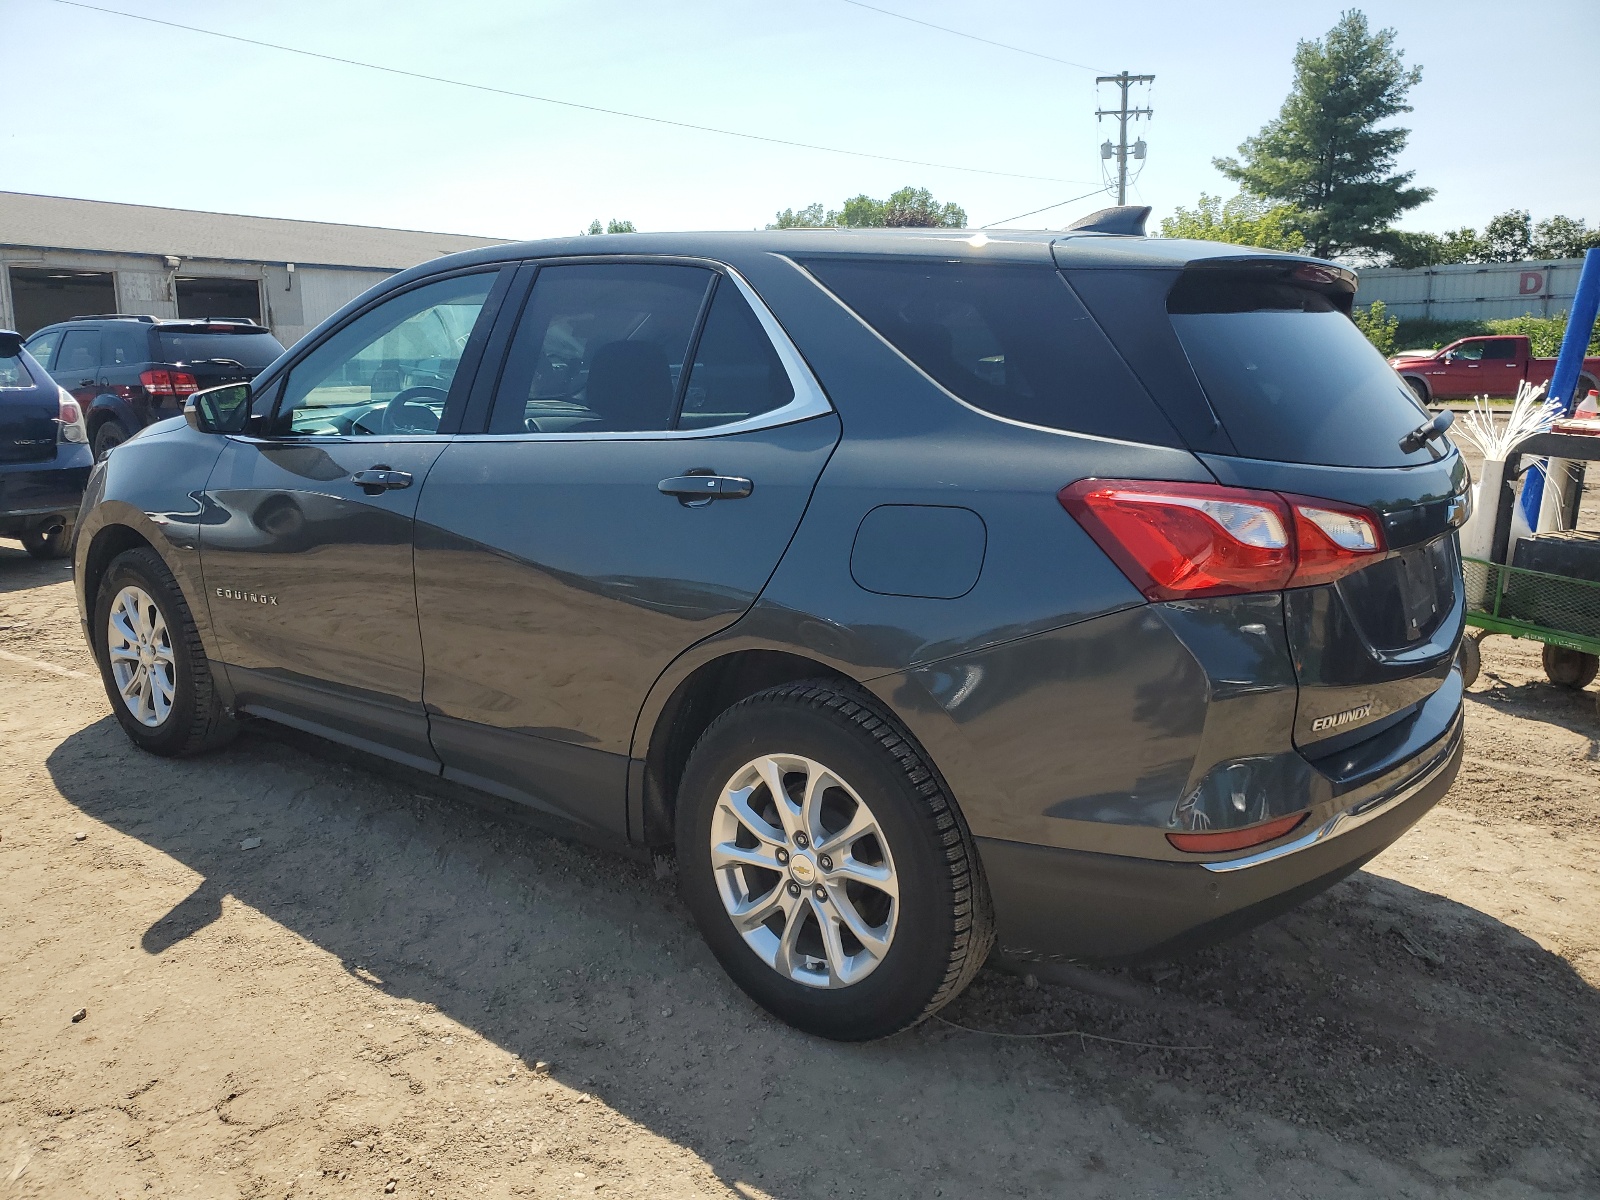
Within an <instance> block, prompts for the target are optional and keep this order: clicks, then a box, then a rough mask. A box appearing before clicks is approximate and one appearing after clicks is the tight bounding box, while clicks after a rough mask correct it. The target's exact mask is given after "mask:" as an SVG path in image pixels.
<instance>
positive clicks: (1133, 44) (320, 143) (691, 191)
mask: <svg viewBox="0 0 1600 1200" xmlns="http://www.w3.org/2000/svg"><path fill="white" fill-rule="evenodd" d="M93 2H95V3H98V4H102V5H103V6H105V7H111V8H120V9H123V10H124V11H127V12H134V13H143V14H146V15H149V16H158V17H162V18H165V19H167V20H171V21H177V22H181V23H186V24H194V25H199V26H204V27H208V28H212V29H217V30H223V31H226V32H229V33H234V34H238V35H241V36H244V37H250V38H259V39H266V40H270V41H276V42H281V43H286V44H290V45H294V46H299V47H303V48H305V49H308V50H316V51H318V52H321V53H325V54H330V55H337V56H345V57H350V58H356V59H364V60H368V61H373V62H380V63H383V64H386V65H389V66H393V67H397V68H401V69H405V70H412V71H419V72H424V73H428V74H437V75H444V76H450V77H453V78H458V79H463V80H469V81H472V82H476V83H483V84H488V85H491V86H496V87H503V88H508V89H512V90H516V91H527V92H534V93H538V94H541V95H545V96H551V97H556V98H560V99H564V100H570V101H574V102H578V103H584V104H593V105H600V106H604V107H608V108H614V109H624V110H630V111H634V112H642V113H650V114H653V115H658V116H662V117H666V118H670V119H675V120H680V121H685V122H690V123H696V124H706V125H715V126H722V127H725V128H729V129H736V130H743V131H748V132H752V133H760V134H765V135H768V136H773V137H778V138H786V139H792V140H796V141H804V142H813V143H818V144H822V145H828V146H836V147H840V148H843V149H854V150H862V151H867V152H870V153H876V154H883V155H889V156H892V157H897V158H905V159H917V160H925V161H929V162H939V163H947V164H954V165H959V166H965V167H973V168H984V169H988V170H992V171H997V172H1010V173H1014V174H1017V175H1025V176H1045V177H1049V178H1048V179H1019V178H1007V177H1004V176H1001V175H985V174H979V173H972V172H965V171H959V170H952V169H946V168H943V167H923V166H907V165H900V164H895V163H887V162H880V161H874V160H872V159H868V158H858V157H850V156H846V155H839V154H829V153H823V152H820V151H814V150H802V149H794V148H788V147H782V146H775V145H765V144H761V143H757V142H750V141H744V140H740V139H735V138H729V137H722V136H718V135H715V134H710V133H698V132H693V131H689V130H683V129H674V128H669V127H664V126H660V125H652V124H647V123H644V122H639V121H632V120H626V119H622V118H618V117H610V116H604V115H601V114H597V113H590V112H583V111H579V110H575V109H571V108H562V107H557V106H554V105H550V104H541V103H535V102H531V101H524V100H516V99H510V98H506V97H501V96H494V95H488V94H484V93H480V92H473V91H468V90H465V89H462V88H456V87H448V86H444V85H440V84H435V83H429V82H424V81H420V80H413V79H402V78H397V77H394V76H390V75H383V74H379V73H376V72H372V71H367V70H362V69H358V68H355V67H349V66H341V65H337V64H333V63H328V62H321V61H317V60H314V59H310V58H305V57H302V56H298V55H291V54H285V53H282V52H280V51H276V50H268V49H263V48H257V47H250V46H244V45H240V44H238V43H234V42H227V41H220V40H217V39H215V38H209V37H205V36H201V35H198V34H192V33H186V32H181V31H178V30H173V29H166V28H161V27H158V26H154V25H149V24H146V23H143V22H138V21H130V20H127V19H125V18H121V17H115V16H109V15H103V14H101V13H96V12H90V11H85V10H84V9H81V8H71V7H66V6H63V5H60V4H57V3H54V2H53V0H4V3H3V5H0V9H3V12H4V17H3V19H4V25H5V29H6V42H7V45H8V48H9V49H8V53H7V55H6V86H5V89H4V95H5V100H4V110H3V111H0V115H3V117H4V119H3V120H0V143H3V144H4V146H5V149H6V153H5V154H4V155H3V156H0V162H3V163H4V166H3V167H0V188H3V189H7V190H13V191H28V192H44V193H51V194H58V195H69V196H84V197H89V198H92V199H101V200H119V201H127V202H132V203H141V204H161V205H170V206H174V207H184V208H201V209H213V210H219V211H225V212H243V213H258V214H262V215H267V216H281V217H300V218H308V219H315V220H328V221H347V222H354V223H358V224H371V225H395V226H402V227H407V228H414V229H434V230H444V231H451V232H459V233H476V234H484V235H490V236H505V237H540V236H546V235H555V234H567V233H573V232H576V231H577V230H578V229H579V228H581V227H582V226H584V225H586V224H587V223H588V221H589V219H590V218H591V217H599V218H601V219H602V220H604V219H606V218H609V217H626V218H629V219H631V220H633V221H634V222H635V223H636V224H637V225H638V226H639V228H641V229H748V228H752V227H758V226H760V225H762V224H764V223H766V222H767V221H769V220H771V219H772V216H773V214H774V212H776V211H777V210H778V209H781V208H785V207H788V206H791V205H793V206H797V207H798V206H801V205H804V204H807V203H810V202H811V201H813V200H822V201H824V202H827V203H830V204H834V205H837V204H838V203H839V202H840V201H842V200H843V199H844V198H845V197H846V196H850V195H854V194H856V193H858V192H866V193H868V194H870V195H874V196H879V197H882V196H884V195H887V194H888V193H889V192H890V191H892V190H894V189H895V188H897V187H900V186H902V185H905V184H914V185H919V186H926V187H928V188H930V189H931V190H932V191H933V192H934V194H935V195H936V196H937V197H938V198H939V199H941V200H955V201H957V202H958V203H960V204H961V205H963V206H964V207H965V208H966V210H967V212H968V214H969V217H970V220H971V221H972V223H973V224H984V223H987V222H991V221H996V220H999V219H1001V218H1004V217H1009V216H1011V215H1013V214H1016V213H1021V212H1024V211H1026V210H1029V209H1034V208H1039V207H1042V206H1044V205H1047V204H1051V203H1053V202H1055V201H1059V200H1064V199H1066V198H1068V197H1070V196H1077V195H1078V194H1079V193H1082V192H1087V191H1089V190H1090V189H1092V188H1095V187H1097V186H1099V185H1100V184H1101V183H1102V174H1101V161H1100V158H1099V153H1098V149H1097V147H1098V146H1099V143H1100V142H1101V141H1102V140H1103V139H1104V138H1105V137H1107V136H1108V135H1114V129H1113V127H1112V125H1111V123H1109V122H1108V123H1106V124H1103V125H1097V123H1096V121H1095V119H1094V116H1093V110H1094V109H1095V107H1096V89H1095V85H1094V73H1095V72H1092V71H1088V70H1082V69H1076V68H1073V67H1068V66H1064V65H1061V64H1058V63H1055V62H1050V61H1045V60H1043V59H1040V58H1035V57H1030V56H1028V55H1024V54H1018V53H1014V52H1011V51H1007V50H1003V49H999V48H995V47H991V46H987V45H982V44H980V43H977V42H974V41H970V40H967V39H964V38H959V37H953V36H951V35H949V34H946V33H941V32H938V31H936V30H933V29H928V28H924V27H921V26H918V25H914V24H911V23H908V22H906V21H901V20H895V19H893V18H892V17H888V16H884V15H881V14H879V13H877V12H872V11H868V10H866V9H863V8H860V7H857V6H853V5H850V4H847V3H844V2H842V0H811V3H809V4H806V5H803V6H797V5H793V4H775V3H771V2H769V0H678V2H676V3H672V4H662V3H659V2H649V0H606V3H604V4H597V3H580V2H578V0H449V2H448V3H439V2H437V0H436V2H434V3H431V4H415V3H411V2H409V0H320V2H317V3H311V2H308V0H267V2H265V3H263V2H262V0H249V2H243V0H171V2H168V3H155V2H153V0H93ZM872 2H873V3H874V4H877V5H879V6H880V7H883V8H888V9H893V10H895V11H898V12H902V13H906V14H908V15H914V16H917V17H919V18H922V19H923V20H927V21H932V22H936V23H939V24H944V25H949V26H951V27H953V28H957V29H961V30H967V31H970V32H972V33H974V34H977V35H979V36H982V37H986V38H990V39H993V40H996V41H1002V42H1011V43H1014V44H1016V45H1018V46H1025V47H1028V48H1030V49H1034V50H1037V51H1039V52H1041V53H1043V54H1048V55H1052V56H1055V57H1058V58H1062V59H1067V60H1071V61H1074V62H1079V63H1085V64H1088V65H1089V66H1091V67H1094V68H1097V69H1098V70H1099V71H1100V72H1101V73H1105V74H1110V73H1113V72H1115V71H1118V70H1122V69H1127V70H1130V71H1133V72H1136V73H1146V74H1154V75H1155V76H1156V81H1155V83H1154V85H1153V86H1152V87H1150V88H1148V89H1144V90H1143V91H1142V93H1141V98H1142V99H1143V100H1144V101H1145V102H1146V103H1148V104H1150V105H1152V106H1153V107H1154V109H1155V115H1154V120H1153V121H1151V122H1149V123H1148V125H1147V126H1144V127H1143V128H1141V129H1140V130H1139V132H1140V133H1141V134H1142V135H1143V136H1144V137H1145V138H1146V140H1147V141H1148V143H1149V146H1150V156H1149V159H1148V160H1147V162H1146V164H1145V168H1144V171H1143V174H1142V175H1141V177H1140V178H1139V179H1138V182H1137V184H1136V187H1135V189H1134V190H1133V192H1132V194H1131V196H1130V200H1133V201H1139V202H1143V203H1148V204H1151V205H1154V206H1155V209H1156V214H1157V216H1158V217H1159V216H1160V215H1161V214H1163V213H1166V212H1170V211H1171V210H1172V208H1173V206H1175V205H1179V204H1184V205H1189V204H1192V203H1193V202H1194V200H1195V199H1196V197H1197V196H1198V195H1199V193H1200V192H1202V191H1210V192H1213V193H1223V194H1231V190H1232V189H1231V188H1230V187H1229V186H1228V184H1227V182H1226V181H1225V180H1224V179H1222V177H1221V176H1220V175H1218V174H1217V172H1216V171H1215V170H1213V169H1212V167H1211V165H1210V163H1211V159H1212V158H1213V157H1214V156H1216V155H1221V154H1231V153H1233V152H1234V150H1235V148H1236V147H1237V145H1238V143H1239V142H1240V141H1241V140H1243V138H1245V137H1246V136H1248V135H1249V134H1251V133H1254V132H1255V131H1256V130H1257V129H1258V128H1259V127H1260V126H1261V125H1262V123H1263V122H1265V121H1267V120H1269V119H1270V118H1271V117H1272V116H1273V115H1274V114H1275V113H1276V112H1277V109H1278V106H1279V104H1280V103H1281V102H1282V100H1283V97H1284V95H1285V93H1286V91H1287V89H1288V86H1289V82H1290V78H1291V73H1292V69H1291V62H1290V59H1291V55H1292V54H1293V52H1294V47H1295V42H1296V41H1297V39H1300V38H1307V37H1315V36H1319V35H1321V34H1322V33H1323V32H1325V31H1326V30H1327V29H1328V27H1329V26H1331V25H1332V24H1333V22H1334V21H1335V20H1337V19H1338V16H1339V12H1340V10H1341V9H1342V8H1343V7H1344V6H1345V4H1344V3H1320V2H1302V3H1277V4H1267V3H1251V2H1245V3H1239V2H1235V3H1230V4H1228V5H1225V6H1221V5H1203V4H1198V3H1194V2H1193V0H1190V2H1186V3H1169V2H1166V0H1156V2H1152V3H1146V4H1143V5H1107V4H1104V3H1094V4H1089V3H1083V4H1078V3H1053V4H1052V3H1039V2H1035V0H993V2H992V3H990V4H988V5H985V6H983V7H982V8H981V10H979V9H977V8H975V6H973V5H971V4H964V3H957V2H955V0H872ZM1364 11H1365V12H1366V13H1367V15H1368V17H1369V19H1370V20H1371V22H1372V23H1373V25H1374V26H1375V27H1378V26H1393V27H1394V28H1396V29H1397V30H1398V32H1399V42H1400V45H1401V46H1402V47H1403V48H1404V50H1405V51H1406V53H1407V57H1408V60H1409V61H1411V62H1417V63H1421V64H1422V66H1423V68H1424V71H1423V81H1422V84H1421V85H1420V86H1419V87H1418V88H1417V89H1416V90H1415V92H1414V93H1413V102H1414V104H1415V105H1416V111H1415V112H1413V113H1411V114H1410V115H1409V116H1408V117H1407V118H1405V122H1406V123H1408V124H1409V125H1410V126H1411V128H1412V130H1413V133H1412V137H1411V144H1410V147H1409V148H1408V150H1407V151H1406V154H1405V156H1404V160H1403V166H1404V167H1405V168H1406V169H1412V170H1415V171H1416V172H1417V182H1418V183H1421V184H1425V185H1428V186H1431V187H1434V188H1436V189H1438V196H1437V198H1436V199H1435V200H1434V201H1433V202H1432V203H1430V204H1428V205H1427V206H1425V207H1424V208H1422V209H1419V210H1417V211H1416V212H1415V213H1413V214H1412V215H1411V216H1409V217H1408V218H1407V219H1406V221H1405V222H1404V223H1403V224H1404V225H1405V226H1406V227H1409V228H1413V229H1444V228H1451V227H1455V226H1458V225H1462V224H1470V225H1475V226H1481V225H1482V224H1483V223H1484V222H1485V221H1486V220H1487V219H1488V218H1489V217H1491V216H1493V215H1494V214H1495V213H1498V212H1501V211H1503V210H1504V209H1507V208H1511V207H1521V208H1528V209H1531V210H1532V211H1533V214H1534V216H1535V218H1540V217H1545V216H1548V215H1550V214H1551V213H1554V212H1564V213H1566V214H1568V215H1570V216H1578V217H1584V218H1586V219H1587V220H1588V221H1589V222H1590V224H1591V225H1592V226H1593V225H1600V165H1597V164H1600V122H1597V121H1596V119H1595V118H1596V114H1600V72H1595V71H1589V72H1587V75H1586V76H1585V77H1581V78H1580V75H1579V71H1578V68H1577V64H1578V63H1579V62H1580V61H1582V60H1584V59H1586V58H1589V59H1592V57H1593V54H1594V51H1595V48H1596V46H1600V4H1595V3H1593V2H1592V0H1589V2H1565V0H1550V2H1546V3H1541V4H1538V5H1520V6H1511V5H1507V4H1505V3H1503V2H1499V3H1480V2H1478V0H1456V2H1452V3H1438V2H1436V3H1374V4H1370V5H1368V6H1366V8H1365V10H1364ZM30 46H31V47H38V48H39V52H38V53H37V54H32V53H23V52H21V48H22V47H30ZM1114 96H1115V89H1114V88H1110V87H1106V88H1103V89H1101V94H1100V97H1099V99H1100V101H1101V102H1102V103H1104V104H1105V105H1106V106H1108V107H1109V106H1111V104H1112V103H1113V101H1114ZM1107 202H1108V201H1107V200H1106V199H1105V198H1104V197H1101V196H1095V197H1091V198H1089V199H1086V200H1081V201H1079V202H1077V203H1074V204H1071V205H1067V206H1065V207H1062V208H1057V209H1053V210H1051V211H1050V212H1047V213H1044V214H1041V215H1040V216H1038V217H1035V218H1032V219H1030V220H1028V221H1025V222H1018V224H1021V225H1028V226H1035V227H1037V226H1039V225H1051V226H1059V225H1061V224H1064V223H1065V222H1066V221H1068V220H1070V219H1071V218H1073V217H1075V216H1080V215H1082V214H1083V213H1086V212H1089V211H1091V210H1092V209H1094V208H1097V207H1100V206H1101V205H1102V204H1104V203H1107ZM0 236H3V231H0Z"/></svg>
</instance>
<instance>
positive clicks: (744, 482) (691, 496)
mask: <svg viewBox="0 0 1600 1200" xmlns="http://www.w3.org/2000/svg"><path fill="white" fill-rule="evenodd" d="M754 487H755V484H753V483H751V482H750V481H749V480H748V479H745V478H743V477H742V476H739V475H674V476H673V477H672V478H671V479H663V480H662V481H661V482H660V483H658V484H656V488H657V490H658V491H660V492H661V493H662V494H663V495H666V496H676V497H677V498H678V499H679V500H682V501H683V502H684V503H685V504H693V503H695V502H696V501H701V502H704V503H707V504H709V503H710V502H711V501H713V500H738V499H740V498H741V497H743V496H748V495H749V494H750V492H751V490H752V489H753V488H754Z"/></svg>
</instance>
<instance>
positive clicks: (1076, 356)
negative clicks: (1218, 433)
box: [803, 258, 1179, 446]
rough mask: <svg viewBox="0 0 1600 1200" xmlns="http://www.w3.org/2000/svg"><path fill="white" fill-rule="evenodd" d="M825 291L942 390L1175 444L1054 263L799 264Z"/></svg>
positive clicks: (1073, 424) (998, 412)
mask: <svg viewBox="0 0 1600 1200" xmlns="http://www.w3.org/2000/svg"><path fill="white" fill-rule="evenodd" d="M803 265H804V266H805V267H806V269H807V270H809V271H810V272H811V273H812V274H813V275H814V276H816V278H817V279H819V280H820V281H821V282H822V283H823V285H824V286H825V287H827V288H828V290H829V291H831V292H833V294H834V295H836V296H838V297H839V299H841V300H842V301H844V303H845V304H847V305H849V307H850V308H851V309H853V310H854V311H855V313H856V314H857V315H858V316H859V317H861V319H862V320H864V321H866V323H867V324H868V325H870V326H872V328H873V329H875V330H877V331H878V333H880V334H881V335H883V337H884V338H885V339H886V340H887V341H888V342H889V343H890V344H891V345H892V346H894V347H895V349H897V350H899V351H900V353H902V354H904V355H905V356H906V357H907V358H909V359H910V360H911V361H912V362H913V363H915V364H916V365H917V366H918V367H920V368H921V369H922V370H923V371H924V372H925V373H927V374H928V375H929V376H931V377H932V378H933V380H934V381H935V382H936V383H938V384H939V385H940V386H942V387H943V388H945V390H947V391H949V392H951V393H953V394H954V395H955V396H957V397H958V398H960V399H961V400H964V401H966V402H967V403H968V404H970V405H972V406H973V407H975V408H979V409H982V410H983V411H984V412H987V413H991V414H993V415H994V416H997V417H1005V418H1008V419H1010V420H1013V421H1021V422H1024V423H1026V424H1029V425H1039V426H1043V427H1045V428H1047V429H1059V430H1064V431H1067V432H1071V433H1086V434H1093V435H1096V436H1099V437H1110V438H1118V439H1121V440H1124V441H1131V442H1149V443H1159V444H1161V445H1168V446H1175V445H1178V444H1179V439H1178V436H1177V433H1176V432H1175V431H1174V430H1173V428H1172V425H1171V424H1170V422H1168V421H1167V419H1166V417H1165V415H1163V414H1162V412H1161V411H1160V409H1158V408H1157V407H1156V405H1155V402H1154V401H1152V400H1151V398H1150V396H1149V394H1148V393H1147V392H1146V391H1145V390H1144V388H1143V387H1142V385H1140V383H1139V382H1138V380H1136V379H1135V378H1134V376H1133V374H1132V372H1131V371H1129V370H1128V367H1127V364H1126V363H1124V362H1123V361H1122V358H1121V357H1120V356H1119V355H1118V354H1117V352H1116V350H1115V349H1114V348H1113V347H1112V346H1111V344H1110V343H1109V342H1108V341H1107V340H1106V337H1105V335H1104V334H1103V333H1102V332H1101V330H1100V328H1099V326H1098V325H1097V324H1096V323H1095V322H1094V320H1093V318H1091V317H1090V316H1089V314H1088V312H1087V310H1085V309H1084V307H1083V305H1082V303H1081V302H1080V301H1079V300H1078V298H1077V297H1076V296H1075V295H1074V294H1073V293H1072V291H1071V289H1070V288H1068V287H1067V285H1066V283H1065V281H1064V280H1063V279H1062V278H1061V276H1060V275H1059V274H1058V273H1057V272H1056V271H1055V269H1054V268H1053V267H1045V266H1040V267H1032V266H1010V265H996V264H990V263H981V264H973V263H964V262H940V261H932V260H927V259H920V258H915V259H914V258H899V259H881V260H873V259H861V258H850V259H806V260H804V261H803Z"/></svg>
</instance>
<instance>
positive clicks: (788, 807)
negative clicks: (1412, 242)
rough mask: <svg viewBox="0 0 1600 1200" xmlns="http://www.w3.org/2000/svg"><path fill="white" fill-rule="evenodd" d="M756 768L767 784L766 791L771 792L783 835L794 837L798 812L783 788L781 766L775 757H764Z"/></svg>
mask: <svg viewBox="0 0 1600 1200" xmlns="http://www.w3.org/2000/svg"><path fill="white" fill-rule="evenodd" d="M756 770H757V771H759V772H760V773H761V780H762V782H763V783H765V784H766V785H767V791H769V792H771V793H772V804H773V807H774V808H776V809H777V810H778V820H780V821H782V822H783V832H784V834H785V836H786V837H787V838H792V837H794V835H795V831H796V830H798V829H799V828H800V814H799V812H798V811H796V809H795V806H794V802H793V801H792V800H790V799H789V793H788V792H787V791H785V790H784V787H783V767H782V766H781V765H780V764H779V763H778V760H777V759H774V758H764V759H762V760H761V763H760V765H759V766H758V767H757V768H756Z"/></svg>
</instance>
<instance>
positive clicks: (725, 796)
mask: <svg viewBox="0 0 1600 1200" xmlns="http://www.w3.org/2000/svg"><path fill="white" fill-rule="evenodd" d="M754 792H755V786H754V785H751V786H750V787H745V788H739V789H737V790H734V789H732V788H730V789H729V790H727V791H725V792H723V793H722V803H723V806H724V807H726V808H727V809H728V811H729V812H731V813H732V814H733V815H734V817H735V818H736V819H737V820H738V822H739V824H741V825H743V826H744V827H745V828H746V829H748V830H749V831H750V832H751V833H753V834H754V835H755V836H756V837H757V838H759V839H760V840H761V841H762V842H765V843H767V844H768V845H772V846H781V845H783V843H784V841H785V840H786V839H785V838H784V835H783V830H781V829H777V828H774V827H773V826H772V824H771V823H769V822H768V821H767V820H766V818H764V817H763V816H762V815H761V814H760V813H758V812H756V810H755V809H753V808H751V807H750V797H751V795H752V794H753V793H754Z"/></svg>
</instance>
